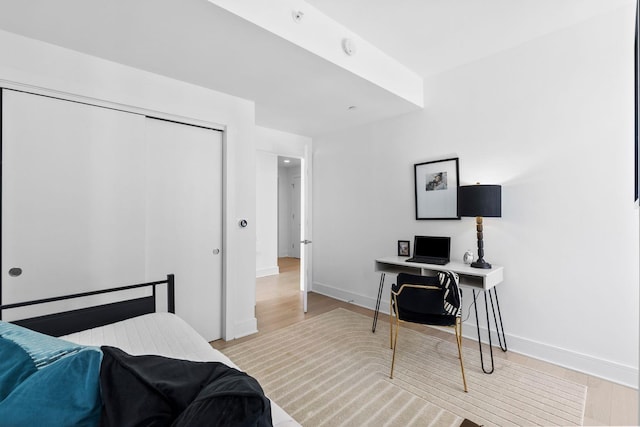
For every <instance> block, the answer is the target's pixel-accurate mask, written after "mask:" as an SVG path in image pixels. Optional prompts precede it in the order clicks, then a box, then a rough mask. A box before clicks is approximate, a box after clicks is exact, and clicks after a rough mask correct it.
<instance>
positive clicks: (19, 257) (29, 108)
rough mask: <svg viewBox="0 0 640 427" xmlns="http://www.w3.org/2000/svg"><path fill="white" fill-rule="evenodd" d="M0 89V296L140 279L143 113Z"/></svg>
mask: <svg viewBox="0 0 640 427" xmlns="http://www.w3.org/2000/svg"><path fill="white" fill-rule="evenodd" d="M2 93H3V103H2V104H3V105H2V156H3V169H2V176H3V179H2V260H1V263H2V267H1V269H2V270H1V274H2V302H3V303H12V302H18V301H25V300H30V299H36V298H45V297H51V296H57V295H61V294H67V293H72V292H82V291H87V290H91V289H98V288H105V287H112V286H117V285H125V284H131V283H139V282H141V281H143V280H144V276H145V273H144V261H145V258H144V250H145V214H144V212H145V196H144V194H145V188H144V187H145V162H144V156H145V145H144V142H143V141H144V123H145V118H144V116H140V115H136V114H129V113H124V112H120V111H115V110H110V109H106V108H99V107H95V106H89V105H85V104H80V103H75V102H69V101H62V100H58V99H54V98H49V97H45V96H38V95H32V94H26V93H22V92H16V91H11V90H3V91H2ZM11 269H14V270H11ZM16 269H20V270H21V274H19V275H18V271H19V270H16ZM10 272H11V273H10ZM160 277H162V276H160ZM154 278H157V277H154ZM67 304H68V303H67ZM16 312H17V310H13V311H11V310H10V311H6V312H5V313H4V314H5V318H6V319H10V318H12V316H13V315H12V313H16Z"/></svg>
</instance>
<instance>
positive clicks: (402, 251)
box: [398, 240, 411, 257]
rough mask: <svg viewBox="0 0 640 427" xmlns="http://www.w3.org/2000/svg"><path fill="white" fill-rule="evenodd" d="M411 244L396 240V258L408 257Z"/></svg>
mask: <svg viewBox="0 0 640 427" xmlns="http://www.w3.org/2000/svg"><path fill="white" fill-rule="evenodd" d="M410 254H411V242H409V241H408V240H398V256H406V257H408V256H410Z"/></svg>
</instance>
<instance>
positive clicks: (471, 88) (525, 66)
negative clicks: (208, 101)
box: [313, 6, 639, 387]
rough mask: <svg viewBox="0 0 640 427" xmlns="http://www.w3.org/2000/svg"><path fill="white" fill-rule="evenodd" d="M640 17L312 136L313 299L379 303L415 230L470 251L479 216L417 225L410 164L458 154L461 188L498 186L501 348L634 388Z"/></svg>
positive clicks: (506, 59)
mask: <svg viewBox="0 0 640 427" xmlns="http://www.w3.org/2000/svg"><path fill="white" fill-rule="evenodd" d="M634 15H635V10H634V7H632V6H629V7H625V8H624V9H620V10H618V11H617V12H614V13H611V14H609V15H605V16H601V17H597V18H594V19H591V20H589V21H585V22H584V23H581V24H580V25H577V26H574V27H572V28H569V29H566V30H563V31H560V32H557V33H554V34H552V35H549V36H546V37H543V38H540V39H537V40H534V41H531V42H529V43H526V44H524V45H522V46H519V47H517V48H514V49H511V50H508V51H505V52H502V53H500V54H497V55H495V56H492V57H489V58H486V59H483V60H480V61H476V62H473V63H471V64H468V65H466V66H462V67H459V68H457V69H454V70H452V71H449V72H445V73H443V74H440V75H437V76H435V77H433V78H431V79H428V80H427V81H426V84H425V95H426V98H427V99H428V106H427V108H426V109H425V110H424V111H422V112H418V113H411V114H408V115H405V116H401V117H398V118H395V119H390V120H386V121H381V122H377V123H374V124H371V125H367V126H363V127H360V128H357V129H351V130H347V131H343V132H338V133H335V134H332V135H328V136H324V137H320V138H316V139H314V218H315V221H314V247H315V252H314V254H315V256H314V285H313V288H314V291H316V292H322V293H325V294H329V295H333V296H337V297H340V298H343V299H353V300H354V301H355V303H356V304H360V305H364V306H368V307H373V306H374V302H375V298H376V291H377V289H378V282H379V277H378V276H377V275H376V274H375V273H374V271H373V260H374V259H375V258H377V257H381V256H386V255H394V254H395V253H396V241H397V240H400V239H402V240H412V237H413V236H414V235H415V234H435V235H450V236H452V257H453V258H455V259H458V260H460V259H461V257H462V255H463V253H464V251H465V250H466V249H473V250H474V251H475V246H476V245H475V244H476V241H475V226H474V220H473V218H463V219H462V220H460V221H455V220H454V221H416V220H415V219H414V218H415V217H414V193H413V191H414V184H413V165H414V163H419V162H424V161H428V160H436V159H443V158H449V157H459V158H460V180H461V184H463V185H465V184H473V183H475V182H476V181H479V182H481V183H486V184H501V185H502V186H503V195H502V199H503V207H502V209H503V211H502V213H503V217H502V218H487V219H485V233H484V235H485V255H486V256H485V258H486V260H487V261H489V262H492V263H495V264H499V265H504V266H505V281H504V283H503V284H502V285H501V286H500V287H499V288H498V289H499V292H500V307H501V309H502V314H503V318H504V322H505V332H506V334H507V340H508V345H509V348H510V350H512V351H515V352H521V353H525V354H528V355H532V356H534V357H538V358H541V359H546V360H550V361H552V362H555V363H558V364H560V365H565V366H569V367H573V368H575V369H578V370H581V371H585V372H588V373H591V374H593V375H597V376H603V377H607V378H610V379H612V380H614V381H618V382H621V383H624V384H628V385H630V386H633V387H637V376H638V296H639V295H638V259H639V249H638V231H639V230H638V209H637V208H636V207H634V203H633V197H632V194H633V173H634V171H633V168H634V166H633V155H634V146H633V140H634V131H633V124H634V116H633V114H634V113H633V111H634V109H633V103H634V95H633V93H634V91H633V34H634ZM392 280H393V278H392V277H390V278H389V277H388V279H387V286H388V283H390V282H391V281H392ZM384 295H385V297H384V298H385V301H386V304H385V301H383V303H382V307H383V308H384V309H385V310H386V309H387V308H388V288H386V290H385V293H384ZM465 296H466V298H467V301H469V297H468V295H465ZM482 313H483V311H481V314H482ZM471 317H473V316H471ZM473 323H474V319H469V320H468V321H467V322H466V323H465V334H466V335H467V336H475V327H474V324H473Z"/></svg>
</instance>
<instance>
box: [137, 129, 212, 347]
mask: <svg viewBox="0 0 640 427" xmlns="http://www.w3.org/2000/svg"><path fill="white" fill-rule="evenodd" d="M145 139H146V143H147V160H148V168H147V209H146V212H147V245H146V246H147V274H148V275H149V279H152V278H154V277H157V276H161V275H164V274H167V273H173V274H175V278H176V314H177V315H179V316H180V317H182V318H183V319H184V320H186V321H187V323H189V324H190V325H191V326H193V327H194V328H195V329H196V330H197V331H198V332H199V333H200V334H201V335H202V336H204V337H205V338H206V339H207V340H208V341H212V340H215V339H218V338H220V337H221V336H222V310H221V308H222V256H223V255H222V205H221V200H222V133H221V132H218V131H214V130H211V129H204V128H200V127H195V126H189V125H183V124H178V123H173V122H167V121H162V120H156V119H151V118H149V119H147V120H146V138H145Z"/></svg>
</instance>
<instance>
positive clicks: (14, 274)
mask: <svg viewBox="0 0 640 427" xmlns="http://www.w3.org/2000/svg"><path fill="white" fill-rule="evenodd" d="M21 274H22V269H21V268H20V267H13V268H10V269H9V276H11V277H18V276H19V275H21Z"/></svg>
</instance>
